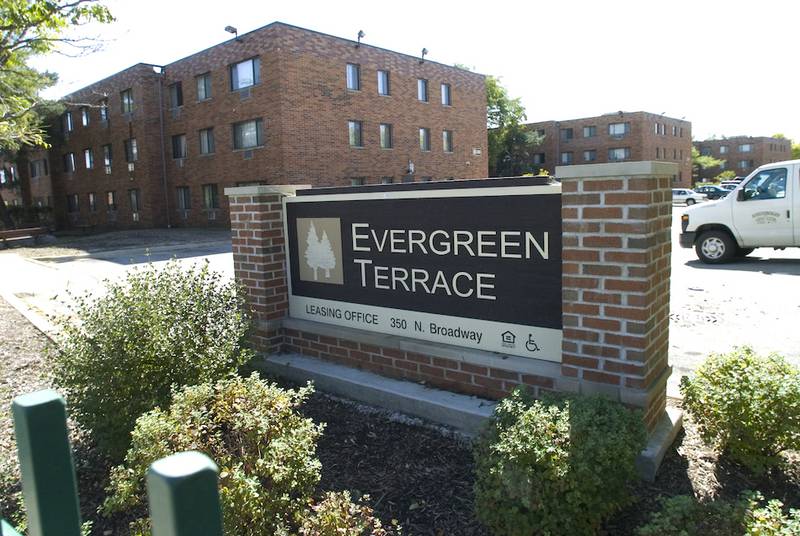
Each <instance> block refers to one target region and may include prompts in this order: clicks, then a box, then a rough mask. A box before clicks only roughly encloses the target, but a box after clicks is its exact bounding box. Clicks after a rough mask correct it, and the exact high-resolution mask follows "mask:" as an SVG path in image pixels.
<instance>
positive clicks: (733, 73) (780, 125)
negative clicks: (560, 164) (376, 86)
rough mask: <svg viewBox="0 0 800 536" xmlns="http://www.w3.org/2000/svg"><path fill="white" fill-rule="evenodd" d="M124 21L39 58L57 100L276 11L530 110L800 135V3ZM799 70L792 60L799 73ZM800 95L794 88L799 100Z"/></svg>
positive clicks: (135, 5)
mask: <svg viewBox="0 0 800 536" xmlns="http://www.w3.org/2000/svg"><path fill="white" fill-rule="evenodd" d="M104 3H105V4H106V5H107V6H108V7H109V8H110V9H111V11H112V13H113V15H114V16H115V17H116V19H117V20H116V22H114V23H112V24H109V25H102V26H101V25H90V26H86V27H83V28H82V29H81V31H82V32H83V34H84V35H91V36H96V37H99V38H100V39H102V40H103V48H102V50H101V51H99V52H95V53H93V54H91V55H87V56H83V57H78V58H71V57H65V56H62V55H56V54H53V55H48V56H45V57H41V58H38V59H37V60H36V63H35V66H36V67H38V68H40V69H47V70H50V71H53V72H56V73H58V75H59V83H58V85H57V86H55V87H54V88H51V89H50V90H48V91H47V93H46V96H47V97H50V98H57V97H60V96H63V95H65V94H68V93H70V92H72V91H74V90H76V89H79V88H81V87H84V86H86V85H89V84H91V83H92V82H94V81H97V80H100V79H102V78H105V77H106V76H109V75H111V74H114V73H116V72H118V71H121V70H123V69H125V68H127V67H129V66H131V65H133V64H135V63H139V62H143V63H153V64H158V65H163V64H166V63H170V62H172V61H175V60H177V59H179V58H182V57H184V56H187V55H189V54H192V53H194V52H197V51H199V50H202V49H204V48H207V47H209V46H213V45H215V44H218V43H220V42H223V41H226V40H228V39H229V38H230V37H231V35H230V34H228V33H226V32H225V31H224V28H225V26H227V25H231V26H234V27H236V28H237V29H238V30H239V33H240V34H243V33H245V32H248V31H250V30H253V29H256V28H259V27H261V26H264V25H266V24H269V23H271V22H274V21H281V22H285V23H288V24H293V25H296V26H301V27H304V28H309V29H312V30H316V31H319V32H323V33H327V34H331V35H335V36H338V37H345V38H350V39H355V38H356V35H357V33H358V31H359V30H363V31H364V33H365V34H366V35H365V37H364V39H363V42H365V43H368V44H371V45H375V46H379V47H382V48H388V49H391V50H395V51H398V52H403V53H406V54H412V55H419V53H420V51H421V50H422V48H423V47H424V48H427V49H428V55H427V58H428V59H429V60H433V61H437V62H440V63H445V64H450V65H452V64H455V63H459V64H464V65H467V66H470V67H472V68H473V69H474V70H475V71H477V72H480V73H483V74H490V75H494V76H497V77H499V78H500V79H501V83H502V84H503V85H504V86H505V87H506V88H507V89H508V92H509V94H510V95H511V96H512V97H519V98H520V99H521V100H522V103H523V105H524V106H525V109H526V111H527V116H528V121H530V122H533V121H544V120H566V119H573V118H580V117H591V116H595V115H601V114H604V113H609V112H615V111H618V110H624V111H640V110H641V111H647V112H652V113H656V114H661V113H663V114H665V115H667V116H670V117H676V118H685V119H687V120H689V121H691V122H692V135H693V137H694V138H695V139H706V138H709V137H713V136H716V137H722V136H735V135H750V136H770V135H772V134H775V133H779V132H780V133H783V134H785V135H786V136H787V137H789V138H792V139H793V140H795V141H800V106H798V103H797V95H798V92H800V72H798V69H797V64H798V60H797V57H798V53H800V50H798V48H799V47H800V39H798V38H797V35H798V26H797V24H798V23H797V21H798V20H800V19H799V18H798V15H800V2H795V1H790V0H786V1H781V0H761V1H754V0H747V1H740V0H728V1H720V0H693V1H687V0H669V1H659V2H655V1H653V0H638V1H623V0H603V1H601V0H557V1H551V2H542V1H540V0H527V1H519V2H511V1H506V0H498V1H494V2H488V1H485V0H484V1H483V2H477V1H472V0H462V1H458V2H455V1H441V0H440V1H435V0H427V1H419V0H404V1H403V2H378V1H375V0H371V1H364V2H362V1H347V0H345V1H339V2H336V1H330V0H328V1H303V0H295V1H293V2H275V1H272V2H268V1H253V0H250V1H247V0H225V1H224V2H210V1H208V0H161V1H156V0H105V1H104ZM790 69H792V71H791V72H790ZM792 97H794V98H792Z"/></svg>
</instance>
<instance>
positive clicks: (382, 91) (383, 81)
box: [378, 71, 390, 95]
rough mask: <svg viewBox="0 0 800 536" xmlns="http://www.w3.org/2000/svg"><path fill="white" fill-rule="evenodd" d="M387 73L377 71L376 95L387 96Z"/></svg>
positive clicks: (388, 89) (388, 90)
mask: <svg viewBox="0 0 800 536" xmlns="http://www.w3.org/2000/svg"><path fill="white" fill-rule="evenodd" d="M389 92H390V87H389V71H378V95H389Z"/></svg>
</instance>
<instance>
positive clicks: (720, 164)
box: [719, 160, 727, 169]
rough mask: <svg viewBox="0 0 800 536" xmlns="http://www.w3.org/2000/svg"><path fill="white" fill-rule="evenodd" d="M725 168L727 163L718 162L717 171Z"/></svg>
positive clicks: (723, 161)
mask: <svg viewBox="0 0 800 536" xmlns="http://www.w3.org/2000/svg"><path fill="white" fill-rule="evenodd" d="M726 167H727V163H726V161H725V160H720V162H719V169H725V168H726Z"/></svg>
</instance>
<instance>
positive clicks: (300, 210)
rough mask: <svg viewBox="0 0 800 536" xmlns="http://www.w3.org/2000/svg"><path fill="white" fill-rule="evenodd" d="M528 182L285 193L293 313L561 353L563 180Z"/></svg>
mask: <svg viewBox="0 0 800 536" xmlns="http://www.w3.org/2000/svg"><path fill="white" fill-rule="evenodd" d="M521 182H522V181H519V182H516V183H515V182H508V181H505V182H504V183H502V185H500V184H501V183H500V182H499V181H498V182H497V183H495V182H494V181H491V180H487V181H480V182H477V183H474V184H476V185H478V186H476V187H469V188H465V187H464V184H463V183H441V187H440V188H436V187H431V185H427V186H426V188H425V189H404V190H400V189H398V190H392V189H386V188H384V189H383V190H382V191H371V190H370V189H369V188H364V189H360V191H356V192H354V193H349V192H347V190H342V189H337V190H332V191H331V192H330V193H322V194H317V195H314V191H313V190H312V191H310V192H306V193H305V195H302V196H297V197H293V198H287V199H286V218H287V221H286V236H287V249H288V252H287V258H288V260H289V271H290V316H292V317H295V318H302V319H307V320H314V321H318V322H326V323H332V324H336V325H342V326H348V327H355V328H360V329H367V330H372V331H377V332H382V333H389V334H395V335H403V336H408V337H414V338H419V339H425V340H429V341H436V342H443V343H448V344H455V345H461V346H466V347H471V348H479V349H483V350H488V351H496V352H503V353H508V354H514V355H520V356H525V357H534V358H538V359H547V360H554V361H559V360H560V356H561V327H562V326H561V199H560V186H558V185H535V186H528V185H519V184H520V183H521ZM450 184H455V185H458V186H456V187H448V185H450Z"/></svg>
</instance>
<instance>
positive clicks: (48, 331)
mask: <svg viewBox="0 0 800 536" xmlns="http://www.w3.org/2000/svg"><path fill="white" fill-rule="evenodd" d="M0 297H2V298H3V299H4V300H5V301H6V302H7V303H8V304H9V305H10V306H11V307H13V308H14V309H16V310H17V312H18V313H19V314H21V315H22V316H24V317H25V318H26V319H27V320H28V322H30V323H31V324H33V327H35V328H36V329H38V330H39V331H41V332H42V335H44V336H45V337H47V338H48V339H50V340H51V341H53V342H55V336H56V334H57V333H58V331H59V330H58V329H57V328H56V327H55V326H54V325H53V324H52V323H51V322H50V321H49V320H47V318H46V317H44V316H42V315H40V314H39V313H36V312H35V311H33V310H32V309H31V308H30V307H28V305H27V304H26V303H25V302H24V301H22V300H21V299H20V298H18V297H17V296H16V295H15V294H13V293H11V292H0Z"/></svg>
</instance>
